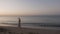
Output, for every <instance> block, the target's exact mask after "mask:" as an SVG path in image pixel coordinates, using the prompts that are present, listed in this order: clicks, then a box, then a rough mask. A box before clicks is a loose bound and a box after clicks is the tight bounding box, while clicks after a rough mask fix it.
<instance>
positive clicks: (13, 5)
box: [0, 0, 60, 15]
mask: <svg viewBox="0 0 60 34" xmlns="http://www.w3.org/2000/svg"><path fill="white" fill-rule="evenodd" d="M0 15H60V0H0Z"/></svg>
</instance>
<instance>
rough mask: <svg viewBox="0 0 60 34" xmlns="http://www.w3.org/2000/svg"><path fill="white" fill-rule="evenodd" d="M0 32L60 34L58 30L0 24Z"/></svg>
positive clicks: (9, 33) (1, 33) (6, 33)
mask: <svg viewBox="0 0 60 34" xmlns="http://www.w3.org/2000/svg"><path fill="white" fill-rule="evenodd" d="M1 30H2V31H1ZM0 34H60V30H55V29H54V30H52V29H36V28H24V27H23V28H22V27H21V28H19V27H11V26H0Z"/></svg>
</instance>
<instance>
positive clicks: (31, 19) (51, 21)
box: [0, 16, 60, 27]
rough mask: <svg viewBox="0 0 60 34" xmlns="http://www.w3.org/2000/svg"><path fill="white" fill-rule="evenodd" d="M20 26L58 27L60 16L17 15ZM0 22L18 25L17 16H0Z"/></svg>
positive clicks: (59, 25)
mask: <svg viewBox="0 0 60 34" xmlns="http://www.w3.org/2000/svg"><path fill="white" fill-rule="evenodd" d="M19 17H20V19H21V26H22V27H60V16H19ZM0 24H5V25H13V26H16V27H17V25H18V17H17V16H0Z"/></svg>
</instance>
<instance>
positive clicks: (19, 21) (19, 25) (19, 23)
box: [18, 17, 21, 27]
mask: <svg viewBox="0 0 60 34" xmlns="http://www.w3.org/2000/svg"><path fill="white" fill-rule="evenodd" d="M18 27H21V19H20V17H19V18H18Z"/></svg>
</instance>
